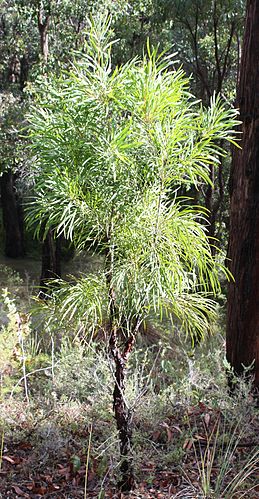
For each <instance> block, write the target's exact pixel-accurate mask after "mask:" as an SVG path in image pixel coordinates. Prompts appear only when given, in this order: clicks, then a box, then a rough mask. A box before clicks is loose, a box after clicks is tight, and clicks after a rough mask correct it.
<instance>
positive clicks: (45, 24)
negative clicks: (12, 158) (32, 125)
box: [38, 2, 61, 297]
mask: <svg viewBox="0 0 259 499" xmlns="http://www.w3.org/2000/svg"><path fill="white" fill-rule="evenodd" d="M50 18H51V9H50V2H49V3H48V6H47V9H46V11H45V10H44V8H43V5H42V2H40V3H39V10H38V29H39V35H40V49H41V55H42V57H43V62H44V64H47V62H48V56H49V45H48V29H49V25H50ZM56 277H61V239H60V238H56V239H55V238H54V236H53V232H52V231H51V230H50V231H49V232H48V234H47V237H46V238H45V240H44V241H43V243H42V260H41V277H40V291H41V296H43V297H47V296H48V293H49V292H50V288H49V284H48V283H47V281H48V280H49V279H53V278H56Z"/></svg>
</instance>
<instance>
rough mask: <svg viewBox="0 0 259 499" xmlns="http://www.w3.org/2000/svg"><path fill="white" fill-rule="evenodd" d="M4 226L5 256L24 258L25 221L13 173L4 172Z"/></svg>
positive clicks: (9, 171)
mask: <svg viewBox="0 0 259 499" xmlns="http://www.w3.org/2000/svg"><path fill="white" fill-rule="evenodd" d="M0 183H1V201H2V211H3V225H4V230H5V250H4V251H5V255H6V256H7V257H10V258H19V257H23V256H24V253H25V251H24V240H23V220H22V215H21V207H20V206H19V204H18V201H17V196H16V193H15V189H14V180H13V173H12V171H11V170H8V171H6V172H4V173H3V174H2V176H1V179H0Z"/></svg>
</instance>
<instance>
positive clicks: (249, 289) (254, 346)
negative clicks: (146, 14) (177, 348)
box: [227, 0, 259, 389]
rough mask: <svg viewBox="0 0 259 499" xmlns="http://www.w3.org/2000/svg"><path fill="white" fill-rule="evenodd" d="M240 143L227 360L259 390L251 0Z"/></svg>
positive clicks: (256, 96)
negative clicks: (248, 373)
mask: <svg viewBox="0 0 259 499" xmlns="http://www.w3.org/2000/svg"><path fill="white" fill-rule="evenodd" d="M237 105H238V107H239V108H240V115H241V120H242V121H243V123H242V125H241V126H240V130H241V131H242V139H241V147H242V149H235V150H234V151H233V162H232V171H231V178H230V196H231V205H230V237H229V251H228V257H229V258H230V265H229V266H230V270H231V272H232V274H233V276H234V279H235V282H231V283H230V284H229V293H228V312H227V359H228V361H229V362H230V364H231V365H232V366H233V368H234V371H235V373H236V374H238V375H239V374H241V373H242V372H243V365H245V366H248V365H251V364H252V362H254V367H253V372H254V376H255V380H254V384H255V387H256V388H257V389H258V388H259V2H258V0H248V2H247V17H246V26H245V34H244V44H243V52H242V60H241V66H240V80H239V86H238V94H237Z"/></svg>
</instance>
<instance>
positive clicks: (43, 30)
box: [38, 4, 50, 64]
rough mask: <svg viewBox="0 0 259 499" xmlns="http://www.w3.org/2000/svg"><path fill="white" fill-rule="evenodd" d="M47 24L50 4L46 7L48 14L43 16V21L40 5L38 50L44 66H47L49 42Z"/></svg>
mask: <svg viewBox="0 0 259 499" xmlns="http://www.w3.org/2000/svg"><path fill="white" fill-rule="evenodd" d="M49 23H50V4H49V6H48V12H47V14H46V15H45V19H44V11H43V7H42V5H40V6H39V11H38V28H39V34H40V49H41V54H42V56H43V61H44V63H45V64H47V62H48V55H49V41H48V36H49V35H48V28H49Z"/></svg>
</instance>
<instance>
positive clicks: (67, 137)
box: [27, 19, 236, 332]
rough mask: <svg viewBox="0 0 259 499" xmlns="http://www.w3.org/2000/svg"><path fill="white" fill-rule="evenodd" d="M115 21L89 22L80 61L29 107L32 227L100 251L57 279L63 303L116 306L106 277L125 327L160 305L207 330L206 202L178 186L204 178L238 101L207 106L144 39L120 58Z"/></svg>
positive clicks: (211, 265)
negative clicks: (140, 54)
mask: <svg viewBox="0 0 259 499" xmlns="http://www.w3.org/2000/svg"><path fill="white" fill-rule="evenodd" d="M109 33H110V21H109V20H107V19H106V21H105V22H103V19H101V21H100V20H99V21H96V22H95V23H94V22H90V24H89V39H88V42H87V45H86V53H85V54H84V55H83V56H82V57H81V58H80V60H75V62H74V66H73V70H71V71H70V72H69V73H67V74H66V73H65V74H62V76H61V77H60V78H59V79H52V78H50V80H49V81H46V80H45V82H44V81H42V80H41V89H40V90H39V92H40V93H39V99H38V103H36V105H35V106H34V107H33V108H32V109H31V113H30V116H29V117H28V119H29V123H30V124H29V131H30V140H31V144H30V149H31V150H32V152H33V154H34V155H35V158H34V164H35V168H34V176H35V196H34V197H33V198H32V200H31V201H30V203H29V205H28V209H27V221H28V223H29V225H31V226H35V232H36V234H39V233H40V230H41V227H44V230H45V233H47V231H48V230H49V229H50V228H51V229H53V228H54V229H55V231H56V234H57V235H61V234H62V235H63V236H65V237H66V238H68V239H70V240H72V241H73V242H74V244H75V245H76V247H77V248H79V249H83V248H85V247H89V245H92V247H93V250H95V251H100V252H101V253H102V254H103V255H104V257H105V258H104V265H103V268H101V269H100V272H99V275H98V276H91V275H87V276H83V277H82V279H80V280H79V281H78V282H77V283H76V284H75V286H71V285H70V284H66V283H64V284H63V285H62V286H61V288H60V291H58V293H57V295H56V296H57V297H58V296H59V297H61V296H62V299H63V310H64V312H65V311H68V310H69V313H70V314H72V315H74V314H77V313H78V312H79V315H80V317H81V319H82V318H84V319H85V320H86V321H87V320H88V319H90V322H91V325H92V326H93V327H95V326H96V325H97V324H99V323H100V322H102V321H103V319H104V317H106V316H107V315H109V305H110V295H109V293H108V292H107V287H108V288H110V289H112V290H113V292H114V296H115V297H116V308H117V312H116V321H118V323H120V324H122V323H123V324H124V331H125V332H127V330H128V331H129V330H131V327H132V323H133V322H136V320H138V321H142V320H144V319H145V318H147V317H148V316H150V315H154V314H155V315H157V316H158V317H161V316H162V315H163V313H164V312H166V314H169V315H170V316H171V317H173V318H177V320H178V321H179V323H180V324H182V325H183V327H184V329H185V331H195V330H196V331H199V332H201V331H202V330H203V329H204V327H206V325H207V320H208V314H210V312H211V311H212V310H213V306H214V304H213V301H211V299H210V296H208V295H209V293H210V292H211V291H212V292H215V293H217V292H218V291H219V289H220V285H219V280H218V270H219V265H218V264H217V263H216V262H215V261H214V259H213V258H212V256H211V251H210V245H209V242H208V240H207V237H206V223H204V220H205V219H206V213H205V212H204V210H203V209H202V208H201V207H199V206H191V204H190V203H189V201H188V200H187V199H181V198H178V197H177V193H178V190H179V188H180V187H181V186H182V185H183V184H185V185H187V186H190V185H194V186H195V187H196V188H199V187H200V186H201V185H202V184H204V183H206V182H209V168H210V164H212V163H217V161H218V158H219V156H220V155H222V154H224V152H223V150H222V149H221V148H220V147H219V146H218V142H217V141H218V140H219V139H225V140H228V141H230V142H231V141H233V137H234V131H233V129H234V127H235V125H236V111H234V110H226V109H224V107H223V106H222V104H221V102H220V101H219V99H215V98H214V99H212V100H211V105H210V107H209V108H208V109H205V108H203V107H202V106H201V105H200V103H198V102H197V101H195V99H194V98H193V97H192V95H191V94H190V93H189V91H188V85H189V83H188V80H187V78H186V77H185V75H184V73H183V71H182V70H180V69H179V70H175V69H174V64H173V59H172V58H171V57H165V56H163V55H159V54H158V53H157V51H156V50H152V49H150V47H149V45H148V46H147V55H146V56H144V58H143V60H140V59H133V60H131V61H130V62H128V63H126V64H125V65H123V66H120V67H116V68H115V69H113V68H112V62H111V51H112V47H113V42H112V41H110V40H109ZM105 289H106V291H105ZM85 290H87V293H85V292H84V291H85ZM86 295H87V300H86V302H85V297H86ZM57 299H58V298H57ZM91 300H92V301H91ZM89 301H90V302H91V303H89ZM89 311H91V312H89ZM67 313H68V312H67ZM93 317H94V321H93ZM125 320H126V324H127V327H126V329H125Z"/></svg>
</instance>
